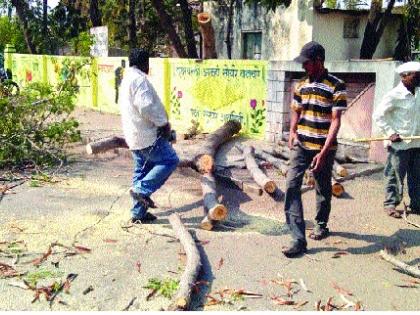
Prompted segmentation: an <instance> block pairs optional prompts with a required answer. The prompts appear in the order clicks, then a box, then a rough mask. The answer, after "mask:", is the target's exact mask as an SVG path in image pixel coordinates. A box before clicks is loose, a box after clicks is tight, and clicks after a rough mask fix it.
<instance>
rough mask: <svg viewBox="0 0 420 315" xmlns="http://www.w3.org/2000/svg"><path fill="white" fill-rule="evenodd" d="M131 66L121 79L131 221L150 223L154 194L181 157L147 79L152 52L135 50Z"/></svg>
mask: <svg viewBox="0 0 420 315" xmlns="http://www.w3.org/2000/svg"><path fill="white" fill-rule="evenodd" d="M129 66H130V67H129V69H128V70H127V72H126V74H125V75H124V78H123V80H122V82H121V88H120V92H121V94H120V95H121V96H120V100H119V106H120V109H121V118H122V126H123V131H124V137H125V141H126V142H127V145H128V147H129V149H130V150H131V152H132V155H133V160H134V176H133V187H132V188H131V190H130V195H131V197H132V198H133V200H134V206H133V208H132V210H131V213H132V218H131V222H132V223H148V222H151V221H153V220H155V219H156V216H154V215H153V214H151V213H150V212H148V211H147V210H148V208H155V207H156V206H155V205H154V202H153V201H152V200H151V199H150V195H151V194H153V193H154V192H155V191H156V190H158V189H159V188H160V187H161V186H162V185H163V184H164V183H165V181H166V180H167V179H168V177H169V176H170V175H171V174H172V172H173V171H174V170H175V169H176V167H177V165H178V163H179V159H178V156H177V154H176V153H175V150H174V149H173V148H172V145H171V143H170V138H171V134H172V133H171V127H170V125H169V122H168V116H167V114H166V112H165V109H164V107H163V104H162V102H161V100H160V99H159V96H158V95H157V93H156V91H155V89H154V88H153V86H152V84H151V83H150V82H149V80H148V79H147V74H148V72H149V54H148V53H147V52H146V51H144V50H142V49H137V48H136V49H133V50H131V52H130V56H129Z"/></svg>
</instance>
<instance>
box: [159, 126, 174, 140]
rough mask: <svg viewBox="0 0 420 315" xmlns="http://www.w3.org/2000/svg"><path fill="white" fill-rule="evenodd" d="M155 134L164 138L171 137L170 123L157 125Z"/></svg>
mask: <svg viewBox="0 0 420 315" xmlns="http://www.w3.org/2000/svg"><path fill="white" fill-rule="evenodd" d="M157 135H158V137H162V138H164V139H170V138H171V125H170V124H169V123H167V124H166V125H163V126H161V127H158V129H157Z"/></svg>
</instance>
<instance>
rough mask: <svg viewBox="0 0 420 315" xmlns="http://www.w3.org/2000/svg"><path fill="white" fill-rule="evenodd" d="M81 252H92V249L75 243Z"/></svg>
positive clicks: (75, 246)
mask: <svg viewBox="0 0 420 315" xmlns="http://www.w3.org/2000/svg"><path fill="white" fill-rule="evenodd" d="M73 247H74V248H75V249H76V250H77V251H78V252H79V253H90V252H91V251H92V250H91V249H90V248H87V247H84V246H80V245H74V246H73Z"/></svg>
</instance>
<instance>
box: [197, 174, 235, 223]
mask: <svg viewBox="0 0 420 315" xmlns="http://www.w3.org/2000/svg"><path fill="white" fill-rule="evenodd" d="M201 188H202V191H203V203H204V215H205V216H207V217H208V218H209V219H210V220H215V221H221V220H224V219H226V216H227V214H228V210H227V208H226V207H225V206H224V205H222V204H220V203H219V202H218V200H217V194H216V180H215V178H214V177H213V175H211V174H204V175H203V176H202V177H201Z"/></svg>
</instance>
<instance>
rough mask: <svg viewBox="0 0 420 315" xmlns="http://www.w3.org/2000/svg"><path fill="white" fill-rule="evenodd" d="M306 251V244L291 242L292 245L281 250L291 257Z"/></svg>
mask: <svg viewBox="0 0 420 315" xmlns="http://www.w3.org/2000/svg"><path fill="white" fill-rule="evenodd" d="M306 251H307V249H306V245H303V244H302V243H292V245H290V246H288V247H285V248H283V250H282V251H281V252H282V253H283V254H284V256H286V257H288V258H293V257H297V256H301V255H303V254H304V253H306Z"/></svg>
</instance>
